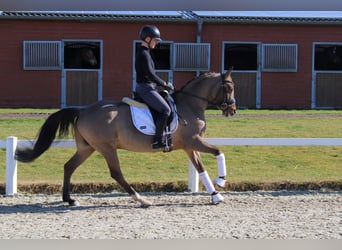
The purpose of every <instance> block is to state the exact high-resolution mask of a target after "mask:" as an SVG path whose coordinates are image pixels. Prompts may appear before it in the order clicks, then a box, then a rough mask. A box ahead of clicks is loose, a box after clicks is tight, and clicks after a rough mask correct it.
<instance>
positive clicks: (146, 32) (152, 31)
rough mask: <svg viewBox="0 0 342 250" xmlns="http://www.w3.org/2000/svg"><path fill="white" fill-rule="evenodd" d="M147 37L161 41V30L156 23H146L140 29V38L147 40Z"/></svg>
mask: <svg viewBox="0 0 342 250" xmlns="http://www.w3.org/2000/svg"><path fill="white" fill-rule="evenodd" d="M146 37H151V38H156V39H157V40H158V41H161V40H162V39H161V38H160V31H159V29H158V28H157V27H156V26H154V25H146V26H144V27H142V28H141V30H140V39H141V40H143V41H145V39H146Z"/></svg>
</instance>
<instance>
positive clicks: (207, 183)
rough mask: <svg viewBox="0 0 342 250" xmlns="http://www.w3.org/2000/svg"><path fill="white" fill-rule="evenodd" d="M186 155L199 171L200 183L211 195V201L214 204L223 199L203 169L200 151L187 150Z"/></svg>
mask: <svg viewBox="0 0 342 250" xmlns="http://www.w3.org/2000/svg"><path fill="white" fill-rule="evenodd" d="M188 156H189V158H190V160H191V162H192V164H193V165H194V166H195V168H196V170H197V172H198V173H199V176H200V178H201V180H202V183H203V185H204V187H205V189H206V190H207V192H208V194H210V195H211V197H212V202H213V203H214V204H218V203H220V202H222V201H223V200H224V199H223V197H222V195H221V194H219V193H218V192H217V191H216V190H215V187H214V185H213V183H212V181H211V179H210V177H209V174H208V172H207V171H206V170H205V168H204V165H203V163H202V160H201V156H200V153H199V152H198V151H191V152H188Z"/></svg>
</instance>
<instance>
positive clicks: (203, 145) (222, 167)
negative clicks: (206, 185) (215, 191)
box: [193, 136, 227, 188]
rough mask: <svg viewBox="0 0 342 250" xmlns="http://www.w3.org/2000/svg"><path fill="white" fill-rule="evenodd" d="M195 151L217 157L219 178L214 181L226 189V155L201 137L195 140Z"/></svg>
mask: <svg viewBox="0 0 342 250" xmlns="http://www.w3.org/2000/svg"><path fill="white" fill-rule="evenodd" d="M193 149H194V150H196V151H199V152H202V153H208V154H212V155H214V156H215V157H216V160H217V171H218V176H217V177H216V178H215V179H214V182H215V184H216V185H218V186H219V187H221V188H224V187H225V186H226V175H227V166H226V158H225V155H224V153H223V152H222V151H221V150H220V149H219V148H218V147H216V146H214V145H211V144H209V143H207V142H206V141H204V140H203V138H202V137H200V136H198V137H196V138H195V143H193Z"/></svg>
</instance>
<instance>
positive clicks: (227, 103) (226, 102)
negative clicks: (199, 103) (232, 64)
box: [181, 73, 235, 112]
mask: <svg viewBox="0 0 342 250" xmlns="http://www.w3.org/2000/svg"><path fill="white" fill-rule="evenodd" d="M227 83H228V84H232V83H233V82H232V81H230V80H226V79H225V74H224V73H222V74H221V86H220V88H219V90H218V91H217V94H216V97H215V98H214V101H211V100H209V99H208V98H205V97H201V96H198V95H194V94H192V93H189V92H185V91H181V93H183V94H185V95H188V96H191V97H195V98H197V99H200V100H203V101H206V102H208V103H209V104H211V105H215V106H216V107H217V108H218V109H220V110H222V111H223V112H225V111H226V110H227V109H229V108H230V107H232V106H233V105H235V99H234V98H230V99H229V100H228V98H227V94H228V88H227ZM221 89H222V91H221ZM221 94H222V95H223V101H222V102H221V103H220V102H217V101H215V100H217V99H218V98H219V96H220V95H221Z"/></svg>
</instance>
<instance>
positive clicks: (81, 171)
mask: <svg viewBox="0 0 342 250" xmlns="http://www.w3.org/2000/svg"><path fill="white" fill-rule="evenodd" d="M16 111H17V110H15V111H13V110H3V109H0V113H6V112H8V113H11V112H16ZM53 111H55V110H39V111H37V110H34V112H33V111H32V110H29V109H25V110H20V112H27V113H30V112H33V113H51V112H53ZM18 112H19V111H18ZM217 114H219V112H218V111H214V110H209V111H208V112H207V115H208V118H207V133H206V137H237V138H238V137H256V138H267V137H332V138H335V137H341V131H342V122H341V117H342V111H334V110H330V111H311V110H310V111H297V110H293V111H284V110H281V111H274V110H239V111H238V114H237V115H236V116H235V117H229V118H225V117H221V116H218V115H217ZM269 114H273V115H276V116H275V117H273V116H272V117H268V115H269ZM289 114H292V115H294V116H291V117H283V116H278V115H289ZM317 114H321V115H322V114H323V115H324V114H334V115H335V116H334V117H323V118H322V117H317V116H315V115H317ZM250 115H252V116H250ZM336 115H337V116H336ZM43 122H44V119H43V118H17V119H14V118H4V119H1V120H0V140H4V139H5V138H6V137H7V136H10V135H13V136H17V137H18V139H33V138H35V136H36V134H37V132H38V129H39V128H40V126H41V125H42V123H43ZM220 149H221V150H222V151H223V152H224V153H225V155H226V162H227V168H228V180H229V182H230V183H247V182H251V183H259V182H266V183H267V182H298V183H301V182H322V181H336V182H342V156H341V155H342V154H341V153H342V147H332V146H329V147H319V146H314V147H286V146H284V147H271V146H234V147H233V146H223V147H220ZM74 151H75V149H69V148H62V149H57V148H52V149H50V150H48V151H47V152H46V153H45V154H43V155H42V156H41V157H40V158H39V159H37V160H36V161H34V162H33V163H27V164H24V163H19V164H18V183H19V184H27V183H54V184H61V183H62V179H63V165H64V163H65V162H66V161H67V160H68V159H69V158H70V157H71V156H72V154H73V153H74ZM201 155H202V158H203V162H204V164H205V166H206V167H207V170H208V172H209V174H210V175H211V176H212V177H214V176H216V174H217V169H216V164H217V163H216V159H215V157H214V156H212V155H206V154H201ZM119 156H120V161H121V165H122V170H123V172H124V175H125V176H126V178H127V180H128V181H129V182H137V183H144V182H173V181H187V178H188V168H187V164H188V160H187V157H186V155H185V153H184V152H183V151H174V152H172V153H167V154H165V153H155V154H148V153H132V152H128V151H123V150H120V151H119ZM4 159H5V150H3V149H2V150H0V178H1V179H0V183H1V182H4V181H5V160H4ZM72 181H73V182H80V183H97V182H100V183H113V180H112V179H111V177H110V175H109V171H108V168H107V166H106V163H105V161H104V159H103V157H102V156H101V155H99V154H98V153H94V154H93V155H92V156H91V157H90V158H89V159H88V160H87V161H86V162H85V163H84V164H83V165H82V166H81V167H79V168H78V169H77V170H76V172H75V174H74V175H73V179H72Z"/></svg>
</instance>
